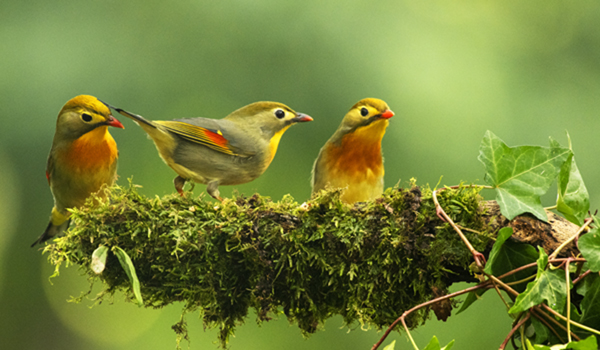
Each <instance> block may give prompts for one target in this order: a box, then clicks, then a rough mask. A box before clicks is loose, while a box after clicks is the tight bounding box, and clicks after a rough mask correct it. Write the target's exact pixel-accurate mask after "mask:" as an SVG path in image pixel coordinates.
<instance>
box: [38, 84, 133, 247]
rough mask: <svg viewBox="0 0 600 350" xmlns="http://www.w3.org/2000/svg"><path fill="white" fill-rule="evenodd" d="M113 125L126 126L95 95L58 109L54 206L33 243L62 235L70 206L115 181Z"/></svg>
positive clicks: (51, 167) (51, 169) (51, 171)
mask: <svg viewBox="0 0 600 350" xmlns="http://www.w3.org/2000/svg"><path fill="white" fill-rule="evenodd" d="M109 126H114V127H117V128H121V129H122V128H123V124H121V123H120V122H119V121H118V120H117V119H115V118H114V117H113V116H112V115H111V114H110V109H109V108H108V107H107V106H106V105H105V104H104V103H102V102H100V101H99V100H98V99H96V98H95V97H94V96H89V95H80V96H77V97H74V98H72V99H71V100H69V101H68V102H67V103H66V104H65V105H64V106H63V108H62V109H61V110H60V112H59V113H58V119H57V121H56V132H55V133H54V140H53V141H52V148H50V154H49V155H48V163H47V166H46V178H47V179H48V184H49V185H50V190H51V191H52V195H53V196H54V207H53V208H52V214H51V216H50V223H49V224H48V227H46V230H45V231H44V233H43V234H42V235H41V236H40V237H39V238H38V239H37V240H36V241H35V242H34V243H33V244H32V245H31V246H32V247H33V246H35V245H36V244H38V243H42V242H44V241H46V240H48V239H50V238H52V237H55V236H57V235H60V234H61V233H62V232H63V231H64V230H66V229H67V228H68V227H69V221H70V219H69V217H70V213H69V212H68V211H67V209H69V208H74V207H79V206H82V205H83V204H84V203H85V200H86V199H87V198H88V197H89V196H90V194H92V193H94V192H97V191H98V190H99V189H100V187H101V186H102V185H104V184H108V185H112V184H113V182H114V181H115V179H116V177H117V158H118V155H119V152H118V151H117V144H116V142H115V140H114V139H113V138H112V136H111V135H110V133H109V132H108V127H109Z"/></svg>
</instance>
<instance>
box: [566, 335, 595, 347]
mask: <svg viewBox="0 0 600 350" xmlns="http://www.w3.org/2000/svg"><path fill="white" fill-rule="evenodd" d="M566 349H573V350H598V342H597V340H596V337H595V336H593V335H590V336H589V337H587V338H586V339H584V340H580V341H572V342H570V343H569V344H567V347H566Z"/></svg>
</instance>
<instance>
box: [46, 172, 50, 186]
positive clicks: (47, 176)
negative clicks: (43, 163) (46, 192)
mask: <svg viewBox="0 0 600 350" xmlns="http://www.w3.org/2000/svg"><path fill="white" fill-rule="evenodd" d="M46 180H48V184H49V183H50V173H49V172H48V171H46Z"/></svg>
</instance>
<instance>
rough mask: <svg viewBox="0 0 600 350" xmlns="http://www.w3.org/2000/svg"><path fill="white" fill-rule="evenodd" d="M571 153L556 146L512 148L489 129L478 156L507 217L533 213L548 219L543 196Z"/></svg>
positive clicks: (540, 217) (543, 219) (510, 218)
mask: <svg viewBox="0 0 600 350" xmlns="http://www.w3.org/2000/svg"><path fill="white" fill-rule="evenodd" d="M571 154H572V152H571V150H569V149H567V148H561V147H556V145H553V146H552V147H550V148H547V147H540V146H518V147H512V148H511V147H508V146H507V145H506V144H505V143H504V142H503V141H502V140H501V139H500V138H498V137H497V136H496V135H494V134H493V133H492V132H491V131H489V130H488V131H487V132H486V133H485V136H484V138H483V140H482V142H481V146H480V147H479V157H478V159H479V161H480V162H481V163H483V165H484V167H485V171H486V176H485V180H486V182H487V183H488V184H490V185H491V186H493V187H494V188H495V189H496V201H497V202H498V205H500V210H501V212H502V214H503V215H504V216H506V218H507V219H509V220H512V219H513V218H514V217H515V216H517V215H521V214H523V213H531V214H533V215H534V216H535V217H536V218H538V219H539V220H542V221H548V217H547V215H546V212H545V211H544V208H543V207H542V203H541V199H540V196H541V195H543V194H544V193H546V192H547V191H548V189H549V188H550V185H551V184H552V181H554V178H556V176H557V174H558V171H559V169H560V167H561V166H562V164H563V163H564V162H565V161H566V160H567V158H568V157H569V155H571Z"/></svg>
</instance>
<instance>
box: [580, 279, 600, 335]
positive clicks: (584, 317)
mask: <svg viewBox="0 0 600 350" xmlns="http://www.w3.org/2000/svg"><path fill="white" fill-rule="evenodd" d="M588 277H589V276H588ZM596 277H597V276H596ZM586 279H587V277H586ZM586 289H587V291H586V293H585V296H584V297H583V300H582V301H581V318H580V319H579V322H580V323H583V324H584V325H586V326H588V327H592V328H595V329H600V278H594V279H593V282H592V283H591V285H589V286H588V288H586Z"/></svg>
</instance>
